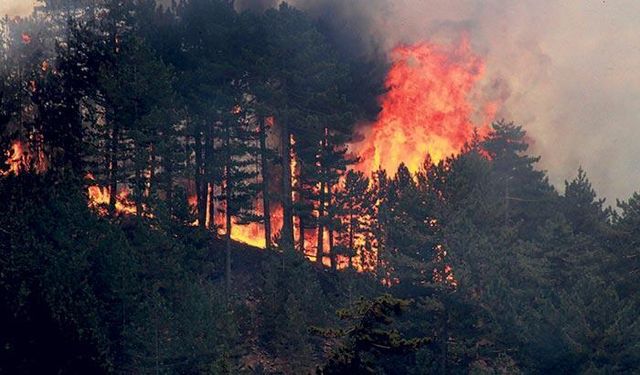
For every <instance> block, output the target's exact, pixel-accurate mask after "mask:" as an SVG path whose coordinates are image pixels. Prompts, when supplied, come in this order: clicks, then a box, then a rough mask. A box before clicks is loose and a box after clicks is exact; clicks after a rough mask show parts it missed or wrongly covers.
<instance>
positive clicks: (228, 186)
mask: <svg viewBox="0 0 640 375" xmlns="http://www.w3.org/2000/svg"><path fill="white" fill-rule="evenodd" d="M230 132H231V129H230V126H228V127H227V129H226V131H225V158H224V159H225V163H224V164H225V202H226V207H225V232H226V233H225V236H226V237H225V240H226V254H225V286H226V292H227V293H226V295H227V299H228V298H229V296H230V295H231V231H232V229H233V228H231V204H232V199H231V194H232V189H233V186H232V181H231V180H232V178H233V176H231V150H230V149H229V148H230V147H231V145H230V143H231V142H230V140H231V134H230Z"/></svg>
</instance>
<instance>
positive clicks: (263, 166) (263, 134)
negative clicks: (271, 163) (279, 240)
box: [258, 117, 271, 250]
mask: <svg viewBox="0 0 640 375" xmlns="http://www.w3.org/2000/svg"><path fill="white" fill-rule="evenodd" d="M258 123H259V126H260V174H261V175H262V187H261V188H262V211H263V218H264V243H265V248H266V249H267V250H270V249H271V202H270V200H269V178H268V176H269V171H268V165H267V162H268V160H267V127H266V125H265V119H264V118H263V117H260V119H259V120H258Z"/></svg>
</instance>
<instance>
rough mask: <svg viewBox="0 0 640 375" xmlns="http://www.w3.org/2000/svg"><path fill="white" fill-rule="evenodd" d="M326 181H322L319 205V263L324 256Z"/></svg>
mask: <svg viewBox="0 0 640 375" xmlns="http://www.w3.org/2000/svg"><path fill="white" fill-rule="evenodd" d="M325 190H326V183H325V181H324V179H323V180H322V181H321V182H320V203H319V207H318V251H317V252H316V254H317V255H316V257H317V259H316V261H317V262H318V264H320V265H321V264H322V258H323V256H324V222H323V221H324V206H325V196H326V192H325ZM331 264H332V265H333V262H331Z"/></svg>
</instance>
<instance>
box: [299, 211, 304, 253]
mask: <svg viewBox="0 0 640 375" xmlns="http://www.w3.org/2000/svg"><path fill="white" fill-rule="evenodd" d="M305 223H306V220H304V218H303V217H302V216H299V217H298V225H299V227H300V228H299V230H298V233H299V238H298V246H299V247H300V252H301V253H302V254H304V247H305V246H304V232H305V230H304V229H305V228H304V226H305Z"/></svg>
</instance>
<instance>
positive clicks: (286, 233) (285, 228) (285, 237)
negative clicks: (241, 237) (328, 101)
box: [280, 109, 294, 251]
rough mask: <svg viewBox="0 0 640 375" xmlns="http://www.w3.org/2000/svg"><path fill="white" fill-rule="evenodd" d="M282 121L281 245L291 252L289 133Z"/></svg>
mask: <svg viewBox="0 0 640 375" xmlns="http://www.w3.org/2000/svg"><path fill="white" fill-rule="evenodd" d="M286 112H287V110H286V109H285V118H284V119H283V121H282V129H281V135H280V137H281V145H282V147H281V148H282V150H281V156H282V219H283V222H282V245H283V247H284V248H285V249H286V250H287V251H293V248H294V246H293V245H294V243H293V208H292V202H291V133H290V132H289V124H288V120H287V118H286Z"/></svg>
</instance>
